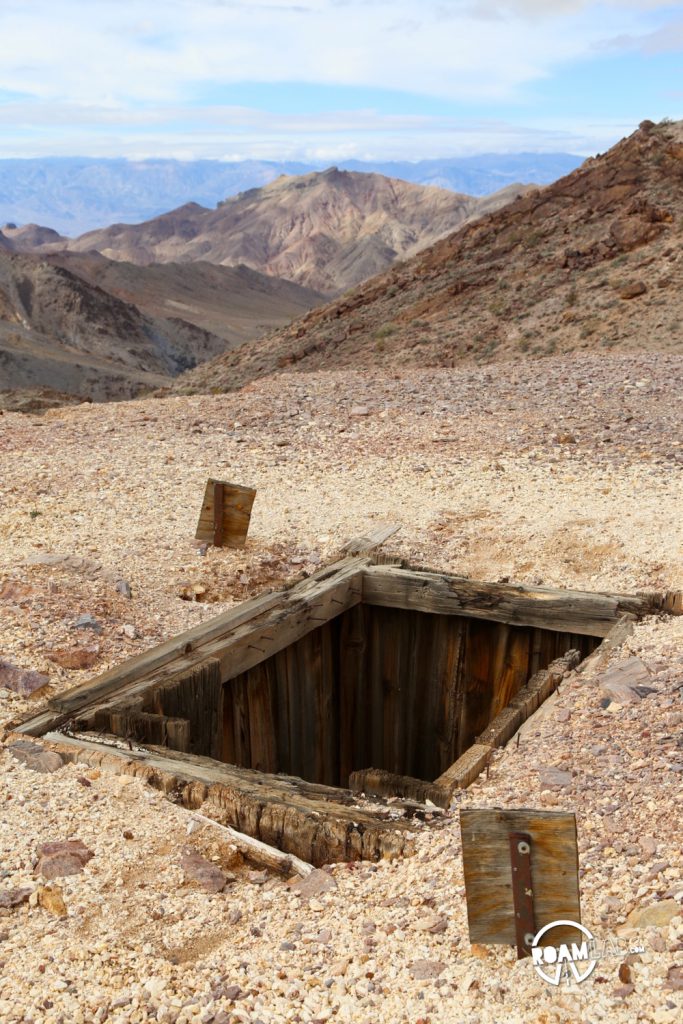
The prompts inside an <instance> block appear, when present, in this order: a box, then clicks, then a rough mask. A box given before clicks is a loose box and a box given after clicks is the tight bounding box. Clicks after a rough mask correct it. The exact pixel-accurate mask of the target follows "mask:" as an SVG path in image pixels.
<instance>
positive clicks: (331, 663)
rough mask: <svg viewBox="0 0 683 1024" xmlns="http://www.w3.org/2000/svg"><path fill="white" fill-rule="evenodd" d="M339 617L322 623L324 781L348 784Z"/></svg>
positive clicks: (320, 718)
mask: <svg viewBox="0 0 683 1024" xmlns="http://www.w3.org/2000/svg"><path fill="white" fill-rule="evenodd" d="M339 626H340V624H339V621H338V620H337V619H333V620H332V622H328V623H326V624H325V625H324V626H321V628H320V630H319V632H320V644H321V659H322V661H321V669H322V671H321V677H320V687H319V701H318V721H319V727H318V728H319V735H320V741H319V749H320V757H321V761H320V765H319V768H320V781H321V782H323V783H324V784H325V785H327V786H338V785H340V784H342V785H345V784H346V779H344V780H343V781H342V780H340V778H339Z"/></svg>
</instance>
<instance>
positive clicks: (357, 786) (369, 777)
mask: <svg viewBox="0 0 683 1024" xmlns="http://www.w3.org/2000/svg"><path fill="white" fill-rule="evenodd" d="M349 788H350V789H351V791H352V792H354V793H365V794H366V795H367V796H381V797H391V796H396V797H404V798H408V799H410V800H416V801H418V802H420V803H426V801H427V800H429V801H431V803H433V804H435V805H436V806H437V807H448V805H449V803H450V790H449V789H448V788H446V787H443V786H439V785H437V784H436V783H434V782H425V781H424V779H416V778H412V777H411V776H408V775H396V774H395V773H394V772H388V771H384V770H383V769H381V768H365V769H363V770H362V771H359V772H352V773H351V776H350V778H349Z"/></svg>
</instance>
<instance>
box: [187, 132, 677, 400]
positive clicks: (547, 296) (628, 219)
mask: <svg viewBox="0 0 683 1024" xmlns="http://www.w3.org/2000/svg"><path fill="white" fill-rule="evenodd" d="M682 241H683V124H682V123H680V122H677V123H674V124H664V123H663V124H661V125H653V124H652V123H651V122H644V123H643V127H641V128H640V129H639V130H638V131H637V132H635V133H634V134H633V135H631V136H630V137H628V138H626V139H624V140H622V141H621V142H620V143H618V144H617V145H616V146H614V147H613V148H612V149H611V150H610V151H609V152H607V153H605V154H604V155H603V156H600V157H597V158H594V159H590V160H588V161H586V163H585V164H583V165H582V167H580V168H579V169H578V170H576V171H574V172H573V173H572V174H570V175H568V176H567V177H566V178H563V179H561V180H560V181H558V182H556V183H555V184H553V185H549V186H548V187H547V188H543V189H538V190H534V191H533V192H532V193H530V194H528V195H526V196H524V197H522V198H520V199H517V200H516V201H515V202H513V203H511V204H510V205H508V206H506V207H504V208H503V209H501V210H499V211H497V212H495V213H492V214H491V215H489V216H486V217H484V218H482V219H480V220H477V221H475V222H473V223H470V224H468V225H467V226H465V227H464V228H462V229H461V230H459V231H457V232H455V233H453V234H451V235H450V236H449V237H448V238H446V239H444V240H442V241H440V242H437V243H436V244H435V245H434V246H432V247H431V248H429V249H427V250H425V251H423V252H421V253H420V254H419V255H417V256H416V257H414V258H413V259H412V260H409V261H407V262H405V263H402V264H396V265H394V266H393V267H392V268H391V269H390V270H388V271H387V272H386V273H385V274H383V275H380V276H378V277H375V278H373V279H372V280H369V281H366V282H365V283H363V284H362V285H360V286H359V287H358V288H356V289H355V290H354V291H352V292H351V293H350V294H348V295H345V296H343V297H342V298H341V299H338V300H336V301H334V302H332V303H330V304H329V305H327V306H325V307H322V308H321V309H317V310H314V311H313V312H311V313H309V314H308V315H307V316H306V317H304V318H303V320H301V321H299V322H298V323H296V324H293V325H292V326H291V327H290V328H288V329H287V330H285V331H282V332H280V333H278V334H276V335H274V336H273V337H271V338H269V339H267V340H264V341H263V342H261V343H259V344H258V345H255V346H252V347H250V348H241V349H239V350H236V351H234V352H231V353H229V354H227V355H226V356H225V357H223V358H221V359H219V360H217V361H215V362H214V363H211V364H208V365H206V366H204V367H201V368H200V369H199V370H197V371H194V372H193V373H191V374H189V375H187V376H185V377H183V378H181V380H179V381H178V382H177V387H178V388H182V389H184V390H197V391H201V390H204V389H205V388H207V387H208V386H211V387H224V388H231V387H235V386H238V385H239V384H241V383H244V382H246V381H249V380H252V379H254V378H255V377H258V376H261V375H263V374H265V373H270V372H272V371H273V370H276V369H277V368H278V367H285V366H295V367H297V368H298V369H304V370H313V369H318V368H327V367H344V366H363V365H366V366H367V365H372V366H375V367H377V366H379V367H382V366H386V367H395V366H410V365H423V366H424V365H427V366H454V365H456V364H459V363H461V362H468V361H476V362H482V361H484V362H486V361H492V360H497V359H519V358H521V357H528V356H542V355H545V354H550V353H552V352H556V351H557V352H574V351H577V350H583V349H586V350H590V351H595V352H602V351H605V350H609V349H614V348H616V349H623V350H627V351H639V350H641V349H642V348H643V347H645V348H649V349H663V350H669V351H680V348H681V343H682V341H683V327H682V326H681V325H682V322H683V299H682V298H681V296H682V292H681V287H680V284H681V282H682V280H683V262H682V259H681V257H680V255H679V253H680V250H681V242H682Z"/></svg>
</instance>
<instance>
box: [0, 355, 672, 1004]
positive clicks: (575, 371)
mask: <svg viewBox="0 0 683 1024" xmlns="http://www.w3.org/2000/svg"><path fill="white" fill-rule="evenodd" d="M682 370H683V358H679V357H674V356H671V355H666V356H656V357H655V356H650V357H648V358H646V357H645V356H643V357H634V356H609V357H600V358H599V359H598V358H592V357H584V358H581V359H572V360H568V359H559V358H558V359H547V360H542V361H540V362H536V363H533V364H529V365H527V364H520V365H518V366H516V367H514V368H512V367H510V366H505V365H501V366H499V367H487V368H486V369H480V370H474V371H464V372H463V371H455V370H428V371H411V372H406V373H401V374H395V375H391V376H389V377H387V376H386V375H385V376H382V375H379V374H373V373H369V374H353V373H339V374H315V375H301V374H292V375H280V376H278V377H276V378H271V379H267V380H263V381H259V382H258V383H256V384H254V385H251V386H250V387H249V388H247V389H245V390H244V391H242V392H240V393H235V394H229V395H220V396H201V397H200V396H193V397H183V398H174V399H164V400H156V401H155V400H151V399H149V400H145V401H138V402H132V403H125V404H120V405H109V406H90V405H84V406H78V407H74V408H64V409H56V410H52V411H50V412H48V413H46V414H45V415H43V416H42V417H37V416H21V415H19V414H5V415H3V416H1V417H0V498H1V500H0V537H2V538H3V544H2V548H1V549H0V658H6V659H8V660H10V661H12V662H13V663H14V664H16V665H19V666H20V667H22V668H27V669H36V670H38V671H40V672H43V673H45V674H47V675H48V676H49V683H48V685H47V687H46V688H45V689H44V690H42V691H40V692H39V693H38V694H37V695H35V696H34V697H33V698H30V699H27V698H24V697H21V696H18V695H17V694H14V693H11V692H10V691H9V690H0V725H2V724H4V725H5V726H6V725H7V723H9V722H10V721H11V720H12V719H14V718H16V717H17V715H18V714H19V713H23V712H25V711H27V710H36V709H37V707H38V706H39V705H40V702H41V701H42V700H43V699H44V697H45V696H47V695H50V694H55V693H56V692H58V691H60V690H64V689H66V688H68V687H70V686H72V685H74V684H75V683H77V682H80V681H82V680H84V679H87V678H89V677H90V676H92V675H93V674H95V673H97V672H100V671H102V670H104V669H105V668H106V667H108V666H109V665H111V664H114V663H116V662H119V661H121V660H122V659H124V658H125V657H128V656H130V655H131V654H133V653H136V652H137V651H139V650H143V649H145V648H146V647H149V646H150V645H151V644H153V643H156V642H158V641H160V640H161V639H164V638H166V637H168V636H170V635H172V634H173V633H174V632H176V631H178V630H180V629H183V628H186V627H188V626H190V625H194V624H195V623H197V622H199V621H201V620H203V619H206V618H208V617H210V616H212V615H214V614H216V613H217V612H219V611H221V610H223V609H225V608H227V607H229V606H230V605H231V604H233V603H235V602H237V601H240V600H243V599H244V598H245V597H248V596H251V595H252V594H254V593H258V592H261V591H262V590H263V589H264V588H266V587H270V586H276V585H280V583H281V582H282V581H283V580H285V579H294V578H296V577H297V576H300V575H301V574H302V573H309V572H311V571H313V570H314V569H315V568H316V567H317V566H318V565H319V564H320V563H321V562H325V561H327V560H329V559H331V558H333V557H334V556H335V555H336V554H337V553H338V551H339V548H340V545H341V542H342V540H344V539H345V538H347V537H350V536H353V535H357V534H359V533H362V532H363V531H364V530H366V529H367V528H369V527H371V526H372V525H373V524H374V525H376V524H378V523H380V522H385V521H392V520H394V521H397V522H400V523H401V524H402V531H401V533H400V534H399V535H398V538H397V540H396V543H394V542H393V541H392V542H391V543H392V547H393V548H396V549H398V551H399V552H400V553H401V554H402V555H404V556H405V557H408V558H410V559H411V560H413V561H415V562H419V563H422V564H425V565H429V566H432V567H436V568H439V569H443V570H448V571H453V572H458V573H463V574H467V575H470V576H473V577H479V578H483V579H503V578H510V579H512V580H519V581H527V582H530V581H534V582H541V581H542V582H543V583H546V584H548V585H552V586H577V587H585V588H587V589H607V588H609V589H612V590H623V591H633V590H638V589H652V588H656V589H681V588H683V543H682V541H683V520H682V519H681V516H680V513H679V509H680V507H681V497H682V496H683V488H682V485H681V479H682V473H683V445H682V444H681V435H680V422H681V412H682V411H683V410H682V409H681V406H682V405H683V402H682V401H681V389H680V381H681V379H682V377H683V374H682V373H681V371H682ZM208 475H212V476H217V477H220V478H224V479H233V480H235V481H238V482H242V483H248V484H251V485H253V486H255V487H257V488H258V496H257V499H256V504H255V506H254V514H253V517H252V525H251V530H250V534H249V541H248V544H247V547H246V548H245V549H244V551H240V552H234V551H232V552H231V551H227V550H220V551H219V550H214V549H211V548H210V549H209V551H208V552H207V554H206V555H204V556H202V555H201V554H199V552H198V550H197V548H196V546H195V544H194V542H193V539H192V538H193V535H194V529H195V526H196V519H197V515H198V511H199V506H200V503H201V498H202V494H203V488H204V483H205V479H206V477H207V476H208ZM120 580H125V581H127V582H128V583H129V584H130V587H131V589H132V595H133V596H132V598H131V599H128V598H126V597H125V596H123V595H122V594H121V593H119V591H117V589H116V584H117V582H118V581H120ZM195 585H197V586H202V587H204V588H205V589H204V593H203V594H202V595H201V596H202V597H203V598H204V600H202V601H198V602H195V601H187V600H183V598H182V596H181V594H182V593H183V592H184V591H186V590H187V588H188V587H192V586H195ZM81 615H90V616H92V617H93V618H94V619H95V623H94V625H92V624H91V625H90V626H85V627H80V628H79V627H76V625H75V624H76V621H77V619H78V617H79V616H81ZM632 655H637V656H638V657H640V658H641V659H642V660H643V662H644V663H645V665H646V666H647V669H648V671H649V673H650V678H649V680H648V685H649V686H650V687H651V688H652V689H653V692H652V693H650V694H649V695H648V696H647V697H645V698H643V700H642V701H641V702H640V703H638V704H633V705H623V706H622V705H617V704H614V703H612V704H610V705H609V706H608V707H606V708H605V707H603V706H602V705H603V703H604V699H603V698H604V693H603V691H602V690H601V688H600V685H599V679H595V678H593V677H592V674H591V673H590V672H588V673H577V674H574V675H573V676H570V677H569V678H568V679H567V681H566V682H565V683H564V684H563V685H562V687H561V690H560V692H559V694H558V695H557V696H556V697H554V698H552V699H551V700H550V701H549V702H547V704H546V705H544V707H543V709H542V710H541V711H540V712H539V713H538V714H537V715H536V716H534V717H533V718H532V719H531V720H530V721H529V722H528V723H527V724H526V725H525V726H524V728H523V730H522V734H521V736H520V741H519V744H517V743H516V741H513V742H512V743H511V744H510V745H509V746H508V747H507V748H506V749H505V750H504V751H502V752H500V753H499V755H498V756H497V757H496V759H495V761H494V763H493V765H492V767H491V771H490V775H489V778H488V780H487V779H485V778H482V779H481V780H479V781H478V782H477V783H475V784H474V785H473V786H472V787H471V788H470V789H469V790H468V791H467V792H466V793H464V794H463V795H462V796H461V797H460V798H459V799H458V801H456V804H455V805H454V807H453V809H452V811H453V813H452V814H451V815H449V816H448V821H447V824H446V826H445V827H444V828H442V829H439V830H437V831H435V832H433V833H430V834H427V835H425V836H422V837H421V838H420V839H419V843H418V853H417V855H416V856H415V857H414V858H411V859H408V860H404V861H399V862H395V863H391V864H388V863H381V864H378V865H368V864H364V865H361V866H347V865H339V866H336V867H334V868H333V869H332V876H333V878H334V879H335V881H336V886H337V887H336V888H335V889H333V890H331V891H328V892H325V893H322V894H320V895H318V896H316V897H314V898H312V899H310V900H309V899H306V898H304V897H301V896H299V895H297V894H296V893H295V892H294V891H292V890H290V889H289V887H288V886H287V885H286V884H285V882H284V881H282V880H281V879H279V878H275V877H271V878H266V877H264V876H263V875H262V874H261V873H259V872H252V871H250V869H249V867H248V866H247V865H241V864H239V863H238V858H236V857H235V854H234V851H233V850H232V849H231V848H230V847H229V845H226V844H225V843H224V842H223V840H222V838H219V837H218V833H216V834H214V832H215V830H214V829H213V828H212V827H211V826H206V827H204V826H201V827H200V826H198V825H197V823H196V822H195V823H192V822H191V815H190V813H189V812H187V811H185V810H183V809H182V808H179V807H176V806H174V805H173V804H170V803H169V802H167V801H166V800H165V799H164V798H163V797H162V796H160V795H159V794H157V793H156V792H154V791H152V790H149V789H146V788H145V787H144V786H143V785H142V784H141V783H139V782H138V781H127V780H122V779H120V778H116V777H112V776H109V775H107V774H106V773H103V774H101V775H99V774H98V772H96V771H93V770H91V769H89V768H85V767H84V766H82V765H81V766H78V765H74V766H66V767H63V768H62V769H60V770H59V771H58V772H56V773H54V774H49V775H48V774H41V773H37V772H35V771H32V770H30V769H29V768H28V767H26V766H24V765H22V764H20V763H18V762H17V761H16V760H15V759H14V758H13V757H12V756H11V755H10V754H9V753H8V752H7V751H6V750H5V751H3V752H2V754H1V755H0V765H1V769H0V806H2V814H1V815H0V830H1V831H0V849H1V854H0V871H1V872H2V879H1V880H0V918H1V919H0V960H1V961H2V963H3V967H4V969H3V971H2V978H1V980H0V1020H2V1021H3V1022H4V1021H7V1022H8V1024H10V1022H11V1024H14V1022H17V1024H18V1022H27V1024H28V1022H35V1024H37V1022H39V1021H40V1022H42V1021H45V1022H58V1021H61V1022H63V1024H71V1022H90V1021H104V1020H111V1021H121V1022H123V1021H129V1022H139V1021H140V1022H141V1021H147V1020H157V1021H161V1022H163V1021H167V1022H172V1021H176V1022H178V1024H185V1022H189V1021H202V1022H206V1024H208V1022H210V1021H215V1022H216V1024H225V1022H227V1021H244V1022H253V1024H256V1022H257V1021H262V1022H263V1024H269V1022H274V1021H278V1022H280V1021H282V1022H284V1021H288V1022H289V1021H293V1022H306V1024H308V1022H313V1021H319V1020H321V1021H324V1020H339V1021H353V1022H364V1021H367V1022H368V1024H369V1022H373V1024H374V1022H376V1021H380V1022H382V1024H384V1022H386V1024H393V1022H404V1021H405V1022H412V1024H417V1022H419V1021H422V1022H427V1021H429V1022H431V1024H436V1022H441V1021H443V1022H446V1021H448V1022H452V1021H463V1022H468V1024H470V1022H471V1024H475V1022H477V1024H485V1022H488V1021H498V1020H505V1021H511V1022H517V1021H524V1022H526V1021H533V1022H554V1021H565V1020H566V1021H574V1020H582V1021H584V1020H585V1021H597V1020H605V1021H610V1022H611V1021H619V1022H620V1021H624V1022H626V1021H628V1022H631V1021H634V1020H641V1021H648V1022H650V1021H652V1022H655V1024H665V1022H668V1021H671V1022H673V1021H678V1020H680V1019H681V1013H682V1010H683V994H682V992H681V985H682V984H683V981H682V978H683V921H682V919H681V913H680V912H679V911H678V910H677V908H676V906H675V904H671V903H669V902H667V903H666V907H663V908H662V907H660V908H659V909H660V911H661V912H662V914H663V915H664V917H666V916H668V917H670V920H669V921H663V922H662V923H661V924H660V925H659V926H657V927H654V926H653V927H649V928H646V929H645V930H644V931H643V930H641V931H640V932H638V933H637V935H635V933H633V934H631V932H630V930H629V932H628V933H627V934H626V935H625V936H624V938H625V940H628V941H633V940H634V936H635V937H636V938H637V939H638V941H640V942H641V944H642V945H644V946H645V953H644V954H642V955H639V956H632V957H629V958H628V960H630V961H632V962H631V963H628V962H625V958H624V956H623V955H621V956H619V957H615V958H613V959H607V960H604V961H601V962H600V963H599V964H598V967H597V968H596V971H595V972H594V974H593V975H592V976H591V978H590V979H589V980H588V981H586V982H585V983H584V984H583V985H581V986H579V987H575V988H571V989H567V988H564V987H563V988H560V989H559V990H555V989H551V988H550V986H548V985H546V984H545V983H544V982H543V981H542V980H541V979H540V978H538V977H537V976H536V974H535V972H534V971H533V969H532V967H531V965H530V963H529V961H521V962H517V961H516V959H515V955H514V951H513V950H511V949H507V948H505V947H471V946H470V944H469V941H468V938H467V925H466V913H465V904H464V889H463V878H462V866H461V861H460V837H459V827H458V818H457V807H458V806H478V807H481V806H496V805H497V806H511V807H512V806H548V807H553V808H555V807H556V808H558V809H559V808H563V809H568V810H575V811H576V813H577V819H578V832H579V845H580V864H581V875H582V877H581V895H582V909H583V920H584V923H585V924H586V925H587V926H588V927H589V928H591V930H592V931H593V932H594V933H595V934H596V935H597V936H598V937H600V938H602V937H605V938H606V937H611V936H613V935H614V934H615V933H616V932H617V930H618V929H620V928H621V929H623V928H624V927H625V926H626V925H627V922H626V918H627V916H628V915H629V914H630V913H631V912H632V911H634V910H636V911H637V912H640V911H643V910H645V909H647V908H648V907H651V906H652V905H653V904H654V903H656V902H658V901H659V902H661V901H677V902H678V903H679V904H680V905H681V911H682V912H683V875H682V874H681V871H682V870H683V826H682V823H681V820H680V815H679V814H677V813H676V812H677V809H678V807H679V805H680V799H681V790H682V786H681V772H682V770H683V751H682V749H681V745H680V744H681V737H682V736H683V704H682V702H681V693H682V692H683V691H682V690H681V689H680V688H678V687H679V685H680V683H681V682H683V619H681V618H679V619H671V620H666V619H653V620H649V621H647V622H644V623H642V624H640V625H639V626H638V627H637V629H636V631H635V633H634V635H633V636H632V637H631V638H630V639H629V640H628V641H627V642H626V644H625V646H624V648H623V649H622V650H621V651H619V652H617V653H616V654H615V655H613V657H614V658H615V659H617V660H619V659H625V658H627V657H630V656H632ZM79 666H80V667H79ZM603 667H604V666H603ZM551 766H552V767H559V768H565V769H569V770H570V771H571V772H572V781H571V784H570V785H568V786H566V787H564V788H562V789H555V790H549V789H545V790H544V789H543V788H542V785H541V779H540V776H539V769H544V768H547V767H551ZM70 838H77V839H80V840H82V842H83V843H85V845H86V846H87V847H88V848H89V850H91V851H92V852H93V853H94V856H93V858H92V859H91V860H89V862H88V863H87V864H86V866H85V868H84V870H83V871H82V873H80V874H76V875H71V876H67V877H63V878H57V879H56V880H55V881H52V882H50V881H46V880H45V879H44V878H42V877H41V875H40V873H39V871H38V867H37V860H38V847H39V846H40V845H41V844H43V843H46V842H50V841H59V840H66V839H70ZM188 845H190V846H192V847H194V848H196V849H197V850H199V851H200V852H202V853H203V854H204V855H205V856H207V857H209V859H211V858H212V857H215V858H217V859H218V862H220V863H221V864H222V865H223V866H224V867H226V868H227V867H229V868H230V870H231V871H233V873H234V875H235V879H234V881H232V882H231V883H230V884H229V886H228V887H227V889H226V890H225V891H224V892H221V893H217V894H213V895H212V894H209V893H207V892H205V891H204V890H203V889H202V888H201V887H199V886H198V885H197V884H196V883H191V882H188V881H187V879H186V878H185V874H184V871H183V868H182V867H181V865H180V858H181V855H182V851H183V850H184V849H185V847H186V846H188ZM22 888H23V889H26V890H28V892H27V893H26V894H25V895H26V897H27V902H23V903H20V904H19V905H18V906H14V907H8V906H7V907H6V906H4V903H6V902H9V900H8V899H5V900H4V901H3V897H2V894H3V893H7V892H10V891H13V890H16V889H22ZM57 890H61V892H59V891H57ZM60 896H61V899H62V900H63V902H64V906H65V911H64V913H65V915H66V916H60V914H61V905H60V900H59V897H60ZM667 908H669V913H668V915H667V914H666V913H665V911H666V909H667ZM630 922H631V923H632V922H633V918H631V919H630ZM422 961H426V962H427V966H425V965H424V964H421V962H422ZM416 965H417V966H416ZM421 974H428V975H431V977H427V978H425V979H422V978H421V977H420V975H421Z"/></svg>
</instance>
